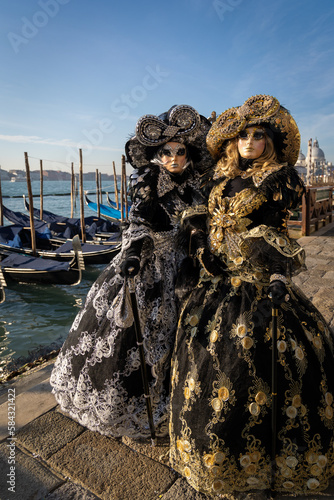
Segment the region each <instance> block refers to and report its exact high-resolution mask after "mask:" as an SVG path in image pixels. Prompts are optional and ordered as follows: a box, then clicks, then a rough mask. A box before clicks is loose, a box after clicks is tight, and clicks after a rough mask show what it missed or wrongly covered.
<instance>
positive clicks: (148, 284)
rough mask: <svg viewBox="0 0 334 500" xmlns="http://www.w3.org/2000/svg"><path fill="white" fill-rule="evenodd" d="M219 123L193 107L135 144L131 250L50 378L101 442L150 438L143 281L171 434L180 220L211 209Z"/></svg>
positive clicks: (171, 114) (143, 124) (143, 132)
mask: <svg viewBox="0 0 334 500" xmlns="http://www.w3.org/2000/svg"><path fill="white" fill-rule="evenodd" d="M210 126H211V124H210V122H209V121H208V120H207V119H206V118H205V117H203V116H201V115H200V114H199V113H198V112H197V111H196V110H195V109H194V108H192V107H191V106H188V105H178V106H173V107H172V108H171V109H170V110H169V111H168V112H165V113H163V114H162V115H159V116H153V115H145V116H143V117H141V118H140V119H139V121H138V123H137V126H136V133H135V135H134V136H133V137H132V138H131V139H129V141H128V142H127V143H126V147H125V150H126V155H127V159H128V161H129V162H130V164H131V165H132V166H133V168H134V171H133V173H132V174H131V190H130V191H131V199H132V206H131V210H130V214H129V221H128V222H129V223H128V225H127V226H126V227H125V228H124V230H123V232H122V248H121V251H120V252H119V254H118V255H117V256H116V257H115V258H114V259H113V260H112V262H111V263H110V265H109V266H108V267H107V268H106V269H105V270H104V271H103V272H102V273H101V275H100V276H99V277H98V279H97V281H96V282H95V283H94V284H93V286H92V287H91V289H90V291H89V293H88V295H87V298H86V302H85V304H84V306H83V308H82V309H81V311H80V312H79V313H78V314H77V316H76V318H75V320H74V322H73V325H72V327H71V330H70V332H69V335H68V337H67V339H66V340H65V343H64V345H63V347H62V349H61V351H60V353H59V355H58V357H57V360H56V362H55V366H54V369H53V372H52V375H51V380H50V382H51V385H52V388H53V393H54V394H55V397H56V399H57V401H58V403H59V404H60V406H61V408H62V409H63V410H65V411H67V412H68V413H69V414H70V415H71V416H72V417H73V418H74V419H76V420H77V421H78V422H79V423H80V424H82V425H84V426H86V427H88V428H89V429H91V430H93V431H98V432H100V433H101V434H105V435H109V436H114V437H121V436H128V437H131V438H146V437H149V436H150V428H149V422H148V416H147V411H146V400H145V396H144V388H143V383H142V379H141V371H140V366H141V365H140V356H139V350H138V347H137V343H136V335H135V328H134V322H133V316H132V312H131V306H130V304H129V293H128V287H127V279H128V277H129V275H130V274H131V276H133V275H136V278H135V293H136V298H137V302H138V309H139V315H140V320H141V330H142V335H143V339H144V340H143V348H144V351H145V360H146V363H147V373H148V384H149V387H150V394H151V402H152V413H153V419H154V425H155V428H156V435H157V436H164V435H168V408H169V382H170V378H169V374H170V359H171V353H172V349H173V346H174V338H175V332H176V325H177V318H178V309H177V303H176V297H175V293H174V285H175V280H176V276H177V274H178V271H179V268H180V264H181V262H182V260H183V258H184V252H183V249H181V248H180V247H179V246H178V243H177V235H178V231H179V226H180V214H181V213H182V212H183V211H184V210H185V209H186V208H187V207H189V206H192V205H195V204H198V203H202V202H203V197H202V194H201V188H200V177H201V173H202V172H203V171H204V170H205V169H206V168H207V167H208V166H209V165H212V164H213V162H212V158H211V156H210V154H209V152H208V150H207V148H206V144H205V138H206V134H207V132H208V130H209V128H210Z"/></svg>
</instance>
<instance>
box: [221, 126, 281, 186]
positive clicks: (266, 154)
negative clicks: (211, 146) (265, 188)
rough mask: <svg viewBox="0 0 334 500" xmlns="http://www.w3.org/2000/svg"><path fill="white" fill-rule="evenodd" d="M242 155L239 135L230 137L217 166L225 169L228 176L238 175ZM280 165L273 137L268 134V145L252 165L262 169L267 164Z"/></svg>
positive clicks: (222, 169) (224, 171)
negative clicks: (239, 147) (240, 153)
mask: <svg viewBox="0 0 334 500" xmlns="http://www.w3.org/2000/svg"><path fill="white" fill-rule="evenodd" d="M239 161H240V155H239V151H238V137H234V138H233V139H230V140H229V141H228V143H227V146H226V148H225V152H224V155H223V156H222V157H221V158H220V160H218V162H217V167H219V169H220V170H221V171H223V173H224V175H226V176H227V177H236V176H237V175H240V174H241V172H242V170H240V168H239ZM269 165H270V166H276V165H279V162H278V160H277V155H276V151H275V147H274V143H273V141H272V139H271V138H270V137H269V136H268V135H266V147H265V149H264V151H263V153H262V154H261V156H259V158H256V159H255V160H254V161H253V164H252V167H253V168H257V169H262V168H264V167H267V166H269Z"/></svg>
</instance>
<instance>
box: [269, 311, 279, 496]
mask: <svg viewBox="0 0 334 500" xmlns="http://www.w3.org/2000/svg"><path fill="white" fill-rule="evenodd" d="M277 317H278V308H277V306H275V305H274V304H273V305H272V309H271V319H272V323H271V324H272V330H271V336H272V352H271V398H272V399H271V483H270V485H271V491H272V492H273V491H274V483H275V471H276V431H277Z"/></svg>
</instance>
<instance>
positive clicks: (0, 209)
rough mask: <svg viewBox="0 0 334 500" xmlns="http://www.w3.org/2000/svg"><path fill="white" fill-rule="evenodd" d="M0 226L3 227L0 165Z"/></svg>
mask: <svg viewBox="0 0 334 500" xmlns="http://www.w3.org/2000/svg"><path fill="white" fill-rule="evenodd" d="M0 226H3V213H2V190H1V165H0Z"/></svg>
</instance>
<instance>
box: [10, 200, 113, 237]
mask: <svg viewBox="0 0 334 500" xmlns="http://www.w3.org/2000/svg"><path fill="white" fill-rule="evenodd" d="M23 200H24V206H25V209H26V210H27V211H28V212H29V211H30V209H29V203H28V202H27V200H26V198H25V196H24V195H23ZM29 213H30V212H29ZM6 214H7V215H6ZM15 214H16V216H17V214H18V212H14V215H12V214H11V211H10V210H9V209H8V208H5V212H4V216H5V217H6V219H8V220H10V222H14V223H16V220H17V219H16V220H14V217H15ZM22 215H24V216H25V217H27V216H26V215H25V214H22ZM33 216H34V218H35V219H37V220H42V221H43V222H46V223H48V224H49V227H50V230H51V233H52V234H54V235H58V236H60V237H62V236H63V237H65V238H72V237H73V236H74V235H75V234H79V236H80V237H81V219H80V218H74V217H65V216H63V215H58V214H55V213H53V212H49V211H48V210H43V213H42V217H41V211H40V209H38V208H34V209H33ZM84 224H85V233H86V238H87V240H92V241H94V240H99V241H101V239H102V240H108V239H109V238H113V237H114V236H115V234H116V233H118V234H119V232H120V228H119V221H117V223H116V222H112V221H108V220H106V219H103V218H101V217H94V216H91V217H84Z"/></svg>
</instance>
